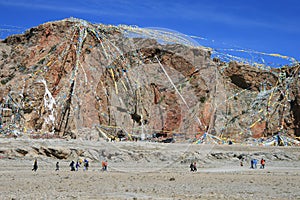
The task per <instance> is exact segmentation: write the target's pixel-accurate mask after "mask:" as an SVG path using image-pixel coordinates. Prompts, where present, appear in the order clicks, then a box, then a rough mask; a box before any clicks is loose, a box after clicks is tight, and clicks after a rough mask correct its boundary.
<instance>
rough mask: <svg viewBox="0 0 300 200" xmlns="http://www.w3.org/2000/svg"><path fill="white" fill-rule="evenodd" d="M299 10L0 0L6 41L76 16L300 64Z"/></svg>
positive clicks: (286, 5) (282, 4) (211, 1)
mask: <svg viewBox="0 0 300 200" xmlns="http://www.w3.org/2000/svg"><path fill="white" fill-rule="evenodd" d="M299 10H300V1H298V0H284V1H283V0H276V1H274V0H247V1H246V0H198V1H195V0H172V1H169V0H168V1H167V0H151V1H147V0H139V1H137V0H132V1H129V0H111V1H109V0H105V1H104V0H81V1H78V0H72V1H70V0H48V1H42V0H0V37H1V38H4V37H6V36H7V34H11V33H14V32H18V31H19V32H20V31H23V30H25V29H28V28H30V27H33V26H37V25H39V24H41V23H45V22H48V21H53V20H60V19H64V18H68V17H76V18H81V19H85V20H88V21H90V22H93V23H104V24H113V25H118V24H127V25H137V26H139V27H163V28H168V29H172V30H176V31H179V32H182V33H184V34H188V35H196V36H200V37H204V38H206V39H207V40H206V41H198V42H199V43H202V42H203V43H207V44H208V45H210V44H212V45H214V44H217V45H218V44H220V45H224V46H227V47H228V48H233V47H235V48H239V47H241V48H243V49H252V50H256V51H260V52H265V53H279V54H282V55H288V56H291V57H294V58H296V59H297V60H300V55H299V46H300V39H299V35H300V26H299V24H300V12H299ZM203 45H206V44H203ZM224 46H223V47H224Z"/></svg>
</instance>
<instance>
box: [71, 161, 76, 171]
mask: <svg viewBox="0 0 300 200" xmlns="http://www.w3.org/2000/svg"><path fill="white" fill-rule="evenodd" d="M70 168H71V171H75V162H74V160H72V162H71V163H70Z"/></svg>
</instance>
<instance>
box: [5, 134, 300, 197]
mask: <svg viewBox="0 0 300 200" xmlns="http://www.w3.org/2000/svg"><path fill="white" fill-rule="evenodd" d="M0 142H1V147H0V156H1V159H0V199H300V190H299V188H300V176H299V175H300V167H299V164H300V156H299V155H300V151H299V150H300V148H299V147H298V148H297V147H294V148H289V147H280V148H279V147H248V146H240V145H233V146H225V145H223V146H218V145H213V146H211V145H188V147H187V145H186V144H153V143H151V144H150V143H143V142H138V143H129V142H128V143H127V142H126V143H120V144H117V143H116V144H110V143H105V142H88V141H87V142H82V141H81V142H80V143H78V142H75V141H71V142H70V141H68V142H64V141H50V142H48V141H47V142H46V143H47V145H51V146H54V145H57V146H63V147H64V148H68V147H70V146H72V147H73V148H75V147H74V146H75V145H77V147H76V148H79V147H78V146H80V148H82V149H83V150H85V151H87V150H88V149H93V150H95V149H97V148H98V149H101V150H103V148H105V149H107V151H109V152H113V155H115V152H122V151H124V150H126V151H127V153H126V157H124V155H125V154H117V156H115V157H111V156H108V157H106V158H107V159H108V158H110V159H108V162H109V166H108V171H106V172H103V171H101V167H100V165H101V164H100V162H101V156H99V159H98V160H97V159H94V160H93V159H92V158H89V157H88V159H90V168H89V170H88V171H83V168H82V167H81V168H79V171H77V172H71V171H70V169H69V166H68V165H69V163H70V160H72V159H73V158H71V157H70V158H67V159H63V160H57V159H55V158H53V157H48V156H44V155H32V154H31V155H28V156H23V157H22V156H17V155H8V154H4V153H3V152H4V150H8V149H14V148H17V147H18V148H20V146H22V145H23V144H24V143H25V144H26V145H27V146H28V145H29V144H34V145H35V146H39V145H41V144H42V143H43V146H47V145H45V141H27V143H26V142H24V141H22V140H20V141H13V140H11V141H9V142H7V140H3V139H1V140H0ZM85 146H87V148H86V149H85V148H84V147H85ZM99 146H101V147H99ZM137 151H138V152H139V155H140V158H139V159H136V155H135V154H134V153H136V152H137ZM153 151H155V152H156V154H155V155H154V157H151V156H150V154H149V156H148V157H150V158H151V160H148V159H147V155H148V154H147V153H145V152H148V153H149V152H153ZM1 152H2V154H1ZM99 152H100V151H99ZM141 152H144V153H141ZM160 153H161V154H164V155H166V156H165V157H163V158H159V157H161V154H160ZM196 154H197V155H198V157H197V155H196ZM241 154H242V155H246V159H245V162H244V166H243V167H241V166H239V163H240V161H239V159H237V158H236V155H241ZM151 155H152V153H151ZM191 155H192V157H193V158H194V159H196V160H197V165H198V171H197V172H190V171H189V158H190V157H191ZM199 155H200V156H199ZM212 155H213V156H212ZM215 155H219V156H217V157H216V156H215ZM220 155H221V156H220ZM228 155H229V156H228ZM230 155H233V156H230ZM262 155H263V156H264V157H265V158H266V160H267V163H266V168H265V169H259V166H258V169H250V168H249V159H247V158H250V157H253V156H257V158H259V157H261V156H262ZM270 156H273V157H270ZM34 158H38V165H39V168H38V170H37V172H33V171H31V168H32V164H33V159H34ZM132 158H135V159H132ZM156 158H157V159H156ZM57 161H59V162H60V170H59V171H55V163H56V162H57Z"/></svg>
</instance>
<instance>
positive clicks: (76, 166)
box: [32, 158, 108, 172]
mask: <svg viewBox="0 0 300 200" xmlns="http://www.w3.org/2000/svg"><path fill="white" fill-rule="evenodd" d="M82 163H83V171H87V170H88V168H89V161H88V160H87V159H86V158H85V159H84V160H82V159H78V160H77V161H76V163H75V162H74V160H72V161H71V163H70V164H69V166H70V169H71V171H78V169H79V167H80V166H81V165H82ZM107 166H108V163H107V160H105V161H102V171H107ZM55 167H56V168H55V171H59V162H56V164H55ZM37 169H38V163H37V159H34V162H33V168H32V171H35V172H36V171H37Z"/></svg>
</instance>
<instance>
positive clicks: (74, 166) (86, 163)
mask: <svg viewBox="0 0 300 200" xmlns="http://www.w3.org/2000/svg"><path fill="white" fill-rule="evenodd" d="M82 163H83V171H86V170H88V168H89V161H88V160H87V159H86V158H85V159H84V160H82V159H78V160H77V161H76V164H75V162H74V160H72V161H71V163H70V165H69V166H70V168H71V171H78V169H79V167H80V166H81V164H82Z"/></svg>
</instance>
